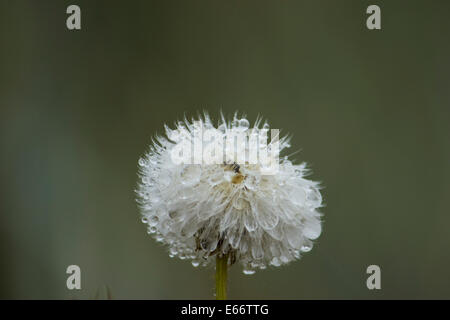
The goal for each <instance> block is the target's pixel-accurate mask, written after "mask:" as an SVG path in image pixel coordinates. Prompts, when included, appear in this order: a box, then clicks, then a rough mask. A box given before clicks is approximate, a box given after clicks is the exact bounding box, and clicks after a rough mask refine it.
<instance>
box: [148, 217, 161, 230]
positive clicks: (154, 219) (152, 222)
mask: <svg viewBox="0 0 450 320" xmlns="http://www.w3.org/2000/svg"><path fill="white" fill-rule="evenodd" d="M158 222H159V218H158V217H157V216H151V217H150V220H148V224H149V225H150V226H151V227H156V226H157V225H158Z"/></svg>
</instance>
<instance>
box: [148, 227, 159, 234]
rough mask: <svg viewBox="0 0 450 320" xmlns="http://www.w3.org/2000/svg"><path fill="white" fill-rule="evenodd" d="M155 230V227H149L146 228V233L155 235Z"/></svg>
mask: <svg viewBox="0 0 450 320" xmlns="http://www.w3.org/2000/svg"><path fill="white" fill-rule="evenodd" d="M156 231H157V230H156V227H150V228H148V233H155V232H156Z"/></svg>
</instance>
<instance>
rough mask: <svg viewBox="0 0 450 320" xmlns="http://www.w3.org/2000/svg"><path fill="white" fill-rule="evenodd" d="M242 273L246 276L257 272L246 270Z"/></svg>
mask: <svg viewBox="0 0 450 320" xmlns="http://www.w3.org/2000/svg"><path fill="white" fill-rule="evenodd" d="M242 272H243V273H244V274H246V275H252V274H255V270H252V269H244V270H243V271H242Z"/></svg>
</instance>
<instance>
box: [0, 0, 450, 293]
mask: <svg viewBox="0 0 450 320" xmlns="http://www.w3.org/2000/svg"><path fill="white" fill-rule="evenodd" d="M0 3H1V5H0V26H1V27H0V37H1V38H0V41H1V47H0V48H1V50H0V108H1V110H0V124H1V128H0V130H1V135H0V139H1V140H0V173H1V178H0V194H1V198H0V298H4V299H6V298H7V299H38V298H39V299H90V298H93V297H95V295H96V293H97V291H100V296H102V292H104V290H105V289H102V288H105V286H108V287H109V288H110V290H111V294H112V296H113V298H115V299H191V298H192V299H210V298H212V294H213V290H214V282H213V279H214V278H213V277H214V276H213V274H214V270H213V268H208V269H198V268H197V269H195V268H193V267H192V266H191V265H190V263H189V262H187V261H181V260H174V259H170V258H169V257H168V254H167V251H166V248H164V247H162V246H160V245H159V244H157V243H156V242H155V241H154V240H153V239H151V238H150V237H149V236H148V235H147V233H146V229H145V226H144V225H143V224H142V223H141V222H140V217H139V213H138V210H137V207H136V203H135V200H134V198H135V197H134V188H135V185H136V180H137V176H136V172H137V160H138V158H139V157H140V156H141V155H142V154H143V152H144V151H145V150H146V148H147V146H148V145H149V143H150V142H151V137H152V136H154V135H155V134H156V133H162V129H163V124H164V123H168V124H172V123H173V122H174V121H175V120H178V119H181V118H182V117H183V115H184V114H186V115H187V116H188V117H190V116H195V115H196V113H197V111H200V112H201V111H202V110H207V111H209V113H210V114H211V115H212V116H213V117H214V118H215V119H217V117H218V115H219V112H220V110H223V112H224V113H225V114H232V113H233V112H234V111H235V110H239V111H241V112H243V113H246V114H247V115H248V117H249V119H250V120H254V119H255V118H256V117H257V115H262V116H263V117H265V118H266V119H268V120H269V122H270V124H271V125H272V126H273V127H275V128H281V129H283V132H286V133H291V134H293V140H292V143H293V146H292V151H295V150H301V152H300V153H298V154H297V155H296V156H295V157H296V159H298V161H307V162H308V163H309V164H310V167H311V169H312V170H313V172H314V173H313V175H312V176H311V178H313V179H315V180H320V181H322V182H323V185H324V187H325V188H324V190H323V194H324V198H325V201H326V207H325V208H324V209H323V212H324V228H323V233H322V235H321V237H320V238H319V239H318V241H317V242H316V244H315V247H314V249H313V250H312V251H311V252H310V253H308V254H305V255H304V256H303V258H302V259H301V260H300V261H297V262H295V263H292V264H290V265H289V266H286V267H282V268H278V269H275V268H270V269H268V270H265V271H261V272H257V273H256V274H255V275H253V276H246V275H243V274H242V273H241V268H240V267H233V268H232V270H231V274H230V291H229V297H230V298H234V299H263V298H264V299H406V298H413V299H416V298H425V299H432V298H435V299H449V298H450V277H449V274H448V272H449V270H450V250H449V244H450V232H449V231H450V228H449V226H450V214H449V203H448V199H449V195H450V165H449V163H450V144H449V139H450V129H449V121H450V91H449V89H450V86H449V85H450V60H449V57H450V41H449V38H450V37H449V36H450V20H449V19H448V14H449V12H450V3H449V2H448V1H437V0H433V1H425V0H423V1H412V0H411V1H361V0H359V1H356V0H353V1H350V0H345V1H335V0H328V1H325V0H321V1H312V0H310V1H300V0H297V1H293V0H285V1H261V0H258V1H211V0H208V1H206V0H205V1H167V0H165V1H162V0H161V1H144V0H142V1H87V0H77V1H42V0H41V1H31V0H28V1H27V0H15V1H12V0H11V1H7V0H1V2H0ZM373 3H376V4H378V5H379V6H380V7H381V11H382V30H380V31H369V30H367V28H366V26H365V21H366V18H367V15H366V13H365V11H366V8H367V6H368V5H370V4H373ZM69 4H77V5H79V6H80V7H81V13H82V30H80V31H69V30H67V28H66V18H67V14H66V8H67V6H68V5H69ZM71 264H77V265H79V266H80V267H81V270H82V290H80V291H69V290H67V288H66V278H67V275H66V273H65V271H66V268H67V266H68V265H71ZM371 264H377V265H379V266H380V267H381V271H382V289H381V290H379V291H376V290H374V291H369V290H368V289H367V288H366V278H367V276H368V275H367V274H366V268H367V266H368V265H371ZM103 296H104V294H103Z"/></svg>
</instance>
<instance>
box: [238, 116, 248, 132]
mask: <svg viewBox="0 0 450 320" xmlns="http://www.w3.org/2000/svg"><path fill="white" fill-rule="evenodd" d="M239 126H240V127H242V128H244V129H248V127H250V123H249V122H248V120H247V119H244V118H243V119H241V120H239Z"/></svg>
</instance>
